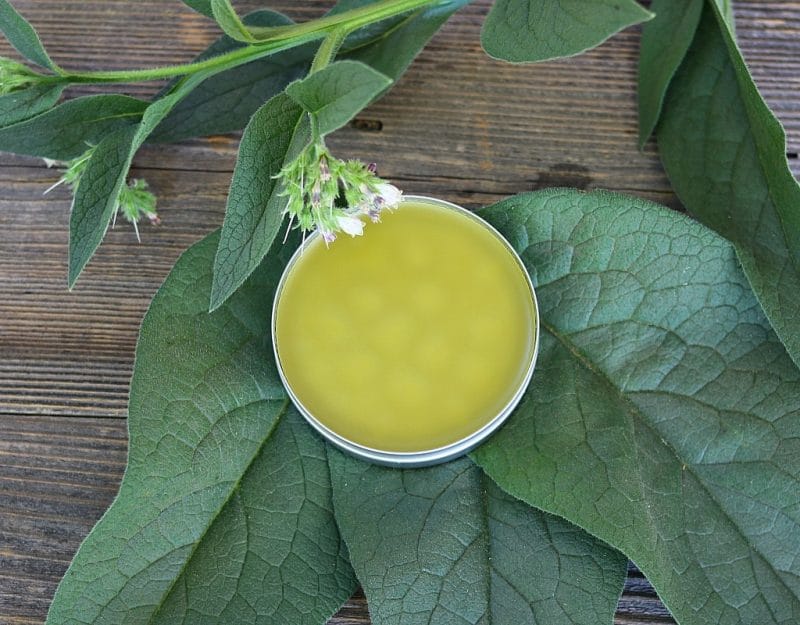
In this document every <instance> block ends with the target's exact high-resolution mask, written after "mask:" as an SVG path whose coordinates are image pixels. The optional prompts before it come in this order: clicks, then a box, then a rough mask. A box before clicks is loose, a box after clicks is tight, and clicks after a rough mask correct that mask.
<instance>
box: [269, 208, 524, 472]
mask: <svg viewBox="0 0 800 625" xmlns="http://www.w3.org/2000/svg"><path fill="white" fill-rule="evenodd" d="M403 201H408V202H421V203H425V204H435V205H437V206H440V207H443V208H448V209H451V210H453V211H456V212H458V213H461V214H463V215H465V216H467V217H469V218H470V219H472V220H473V221H475V222H477V223H478V224H480V225H481V226H482V227H484V228H485V229H486V230H487V231H489V232H490V233H491V234H492V235H493V236H495V237H496V238H497V239H498V240H499V241H500V242H501V243H502V245H503V246H504V247H505V248H506V249H507V250H508V252H509V253H510V254H511V255H512V257H513V258H514V260H515V261H516V263H517V265H518V266H519V269H520V271H521V272H522V275H523V277H524V279H525V280H526V282H527V285H528V288H529V289H530V295H531V300H532V302H533V312H534V329H533V333H532V343H533V345H532V350H531V361H530V365H529V366H528V369H527V371H526V373H525V376H524V377H523V379H522V382H521V383H520V385H519V387H518V388H517V389H516V392H515V393H514V394H513V396H512V397H511V399H510V400H509V401H508V403H506V405H505V406H503V408H502V409H501V410H500V411H499V412H498V413H497V414H496V415H495V416H494V417H492V418H491V419H490V420H489V421H488V422H487V423H486V424H484V425H483V426H482V427H480V428H479V429H477V430H475V431H474V432H472V433H471V434H470V435H468V436H466V437H464V438H462V439H461V440H458V441H455V442H453V443H450V444H448V445H444V446H442V447H436V448H433V449H426V450H422V451H411V452H408V451H403V452H399V451H385V450H381V449H374V448H372V447H367V446H364V445H361V444H358V443H355V442H353V441H351V440H348V439H347V438H345V437H343V436H341V435H339V434H337V433H336V432H335V431H333V430H331V429H330V428H329V427H327V426H326V425H324V424H323V423H322V422H321V421H319V420H318V419H317V418H316V417H315V416H314V415H313V414H312V413H311V411H310V410H308V409H307V408H306V407H305V406H304V405H303V402H302V401H300V399H299V398H298V397H297V395H296V394H295V392H294V390H293V389H292V387H291V386H290V384H289V382H288V380H287V379H286V376H285V374H284V370H283V366H282V364H281V359H280V354H279V352H278V344H277V338H276V337H277V332H276V328H277V311H278V302H279V300H280V297H281V293H282V292H283V290H284V286H285V284H286V280H287V277H288V275H289V273H290V272H291V270H292V267H294V265H295V263H296V262H297V261H298V260H299V259H300V256H301V254H302V248H298V250H297V251H296V252H295V253H294V254H293V255H292V257H291V259H290V260H289V262H288V263H287V265H286V268H285V269H284V271H283V275H282V276H281V279H280V281H279V282H278V288H277V290H276V291H275V299H274V301H273V305H272V322H271V328H272V349H273V352H274V354H275V362H276V364H277V367H278V374H279V375H280V378H281V381H282V382H283V385H284V387H285V388H286V392H287V393H288V394H289V397H290V398H291V400H292V403H294V405H295V406H296V407H297V410H298V411H299V412H300V414H302V415H303V417H305V419H306V421H308V423H309V424H310V425H311V426H312V427H313V428H314V429H315V430H317V432H319V433H320V434H321V435H322V436H323V437H324V438H325V439H326V440H327V441H329V442H331V443H333V444H334V445H336V446H337V447H339V448H340V449H342V450H343V451H346V452H348V453H351V454H353V455H354V456H357V457H358V458H361V459H362V460H367V461H369V462H374V463H376V464H382V465H386V466H392V467H401V468H402V467H406V468H411V467H424V466H429V465H433V464H439V463H442V462H447V461H448V460H453V459H455V458H458V457H459V456H462V455H464V454H466V453H467V452H469V451H471V450H472V449H474V448H475V447H477V446H478V445H480V444H481V443H482V442H483V441H485V440H486V439H487V438H488V437H489V436H490V435H491V434H492V433H493V432H494V431H495V430H497V428H499V427H500V426H501V425H502V424H503V422H504V421H505V420H506V419H507V418H508V416H509V415H510V414H511V412H512V411H513V410H514V408H515V407H516V406H517V404H518V403H519V401H520V399H521V398H522V395H523V394H524V393H525V389H526V388H527V387H528V383H529V382H530V380H531V376H532V375H533V369H534V366H535V364H536V357H537V355H538V353H539V304H538V302H537V300H536V292H535V291H534V288H533V283H532V282H531V279H530V276H529V275H528V272H527V270H526V269H525V265H524V264H523V263H522V259H520V257H519V254H517V252H516V250H515V249H514V248H513V247H511V244H510V243H509V242H508V241H507V240H506V239H505V237H503V235H501V234H500V233H499V232H498V231H497V230H496V229H495V228H494V226H492V225H491V224H489V223H488V222H487V221H485V220H484V219H482V218H481V217H478V216H477V215H475V214H474V213H472V212H470V211H468V210H467V209H465V208H462V207H461V206H458V205H456V204H452V203H450V202H446V201H444V200H440V199H437V198H431V197H425V196H421V195H406V196H403ZM319 236H320V234H319V232H318V231H315V232H313V233H312V234H311V235H310V236H309V237H307V239H306V241H307V242H310V241H313V240H314V239H316V238H318V237H319Z"/></svg>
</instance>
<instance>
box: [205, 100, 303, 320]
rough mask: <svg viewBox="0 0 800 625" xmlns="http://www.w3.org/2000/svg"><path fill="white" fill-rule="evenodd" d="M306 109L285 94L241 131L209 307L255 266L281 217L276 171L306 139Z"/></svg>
mask: <svg viewBox="0 0 800 625" xmlns="http://www.w3.org/2000/svg"><path fill="white" fill-rule="evenodd" d="M309 137H310V135H309V127H308V122H307V117H306V114H305V111H303V109H302V108H301V107H300V106H299V105H298V104H296V103H295V102H294V101H293V100H292V99H291V98H290V97H289V96H287V95H286V94H284V93H281V94H278V95H276V96H275V97H274V98H272V99H271V100H270V101H269V102H267V103H266V104H265V105H264V106H262V107H261V108H260V109H259V110H258V111H257V112H256V114H255V115H253V118H252V119H251V120H250V123H249V124H248V125H247V128H245V130H244V134H243V135H242V141H241V143H240V144H239V156H238V157H237V160H236V167H235V169H234V171H233V179H232V181H231V188H230V191H229V193H228V204H227V208H226V211H225V221H224V222H223V224H222V234H221V236H220V244H219V249H218V250H217V255H216V259H215V261H214V284H213V287H212V289H211V298H210V302H211V303H210V307H211V310H214V309H216V308H217V307H218V306H220V305H221V304H222V303H223V302H224V301H225V300H226V299H227V298H228V297H230V295H231V294H232V293H233V292H234V291H235V290H236V289H237V288H238V287H239V285H241V284H242V283H243V282H244V281H245V280H246V279H247V277H248V276H249V275H250V274H251V273H252V272H253V271H254V270H255V269H256V267H258V265H259V264H260V263H261V261H262V260H263V258H264V256H265V255H266V253H267V251H268V250H269V248H270V247H271V245H272V243H273V241H274V240H275V237H276V235H277V233H278V229H279V228H280V224H281V221H282V220H283V202H284V201H285V200H283V199H282V198H280V197H279V196H278V194H277V189H276V187H277V184H278V181H277V180H276V178H275V176H276V175H277V174H278V172H280V170H281V168H283V165H284V163H285V162H286V161H287V160H291V158H293V157H294V156H295V155H296V154H297V153H299V151H300V150H301V149H302V148H303V147H304V146H305V145H306V143H307V142H308V140H309Z"/></svg>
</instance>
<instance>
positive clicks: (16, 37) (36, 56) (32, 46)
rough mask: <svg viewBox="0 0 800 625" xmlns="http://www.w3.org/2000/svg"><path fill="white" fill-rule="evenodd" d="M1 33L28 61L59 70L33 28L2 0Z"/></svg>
mask: <svg viewBox="0 0 800 625" xmlns="http://www.w3.org/2000/svg"><path fill="white" fill-rule="evenodd" d="M0 32H2V33H3V34H4V35H5V36H6V39H8V41H9V43H10V44H11V45H12V46H14V47H15V48H16V49H17V51H18V52H19V53H20V54H21V55H22V56H24V57H25V58H26V59H28V60H30V61H33V62H34V63H36V64H38V65H41V66H42V67H47V68H50V69H58V68H57V67H56V64H55V63H53V61H52V60H51V59H50V57H49V56H48V54H47V52H46V51H45V49H44V46H43V45H42V42H41V40H40V39H39V35H37V34H36V31H35V30H34V29H33V26H31V25H30V23H29V22H28V21H27V20H26V19H25V18H24V17H22V16H21V15H20V14H19V13H18V12H17V10H16V9H15V8H14V7H13V6H11V3H10V2H8V0H0Z"/></svg>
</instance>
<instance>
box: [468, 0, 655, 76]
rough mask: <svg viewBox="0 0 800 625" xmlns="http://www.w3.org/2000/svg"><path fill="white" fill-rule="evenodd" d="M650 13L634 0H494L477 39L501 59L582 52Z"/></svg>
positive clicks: (538, 58) (520, 60) (517, 60)
mask: <svg viewBox="0 0 800 625" xmlns="http://www.w3.org/2000/svg"><path fill="white" fill-rule="evenodd" d="M652 17H653V14H652V13H650V12H649V11H647V10H645V9H644V8H643V7H642V6H641V5H639V4H638V3H637V2H635V0H594V1H593V2H591V3H587V2H586V1H585V0H496V1H495V3H494V6H493V7H492V9H491V11H490V12H489V15H488V16H487V17H486V20H485V21H484V23H483V29H482V30H481V43H482V44H483V49H484V50H485V51H486V53H487V54H488V55H489V56H491V57H493V58H496V59H500V60H503V61H511V62H512V63H526V62H532V61H546V60H549V59H557V58H561V57H565V56H574V55H576V54H580V53H581V52H585V51H586V50H589V49H590V48H594V47H595V46H598V45H600V44H601V43H603V42H604V41H605V40H606V39H608V38H609V37H611V36H612V35H614V34H616V33H617V32H619V31H620V30H622V29H623V28H627V27H628V26H633V25H634V24H639V23H640V22H644V21H647V20H649V19H650V18H652Z"/></svg>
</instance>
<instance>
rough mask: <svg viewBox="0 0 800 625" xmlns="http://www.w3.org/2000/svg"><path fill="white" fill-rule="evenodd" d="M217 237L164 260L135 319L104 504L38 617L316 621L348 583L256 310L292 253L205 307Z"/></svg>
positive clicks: (321, 454) (307, 435)
mask: <svg viewBox="0 0 800 625" xmlns="http://www.w3.org/2000/svg"><path fill="white" fill-rule="evenodd" d="M217 241H218V236H217V235H216V234H214V235H211V236H209V237H207V238H206V239H204V240H203V241H202V242H201V243H199V244H197V245H195V246H194V247H192V248H191V249H190V250H189V251H187V252H186V253H185V254H184V255H183V256H182V257H181V259H180V260H179V261H178V263H177V265H176V266H175V269H174V270H173V272H172V273H171V274H170V276H169V278H168V279H167V280H166V282H165V283H164V285H163V286H162V288H161V289H160V290H159V292H158V294H157V295H156V297H155V299H154V300H153V304H152V305H151V307H150V310H149V311H148V313H147V315H146V317H145V320H144V322H143V324H142V330H141V334H140V337H139V343H138V346H137V357H136V368H135V373H134V376H133V381H132V383H131V399H130V409H129V418H128V424H129V430H130V450H129V454H128V468H127V470H126V472H125V476H124V478H123V481H122V485H121V487H120V492H119V495H118V497H117V499H116V501H115V502H114V504H113V505H112V507H111V508H110V509H109V510H108V512H106V514H105V515H104V517H103V518H102V519H101V521H100V522H99V523H98V525H97V526H96V527H95V529H94V530H93V531H92V533H91V534H90V535H89V536H88V537H87V539H86V541H85V542H84V544H83V545H82V546H81V548H80V550H79V552H78V554H77V555H76V557H75V560H74V561H73V563H72V565H71V567H70V569H69V570H68V572H67V574H66V576H65V577H64V580H63V581H62V583H61V585H60V586H59V589H58V592H57V594H56V597H55V600H54V602H53V605H52V607H51V609H50V614H49V616H48V621H47V622H48V623H49V624H51V625H60V624H67V623H93V624H99V623H107V624H109V625H110V624H114V625H116V624H118V623H185V622H189V623H193V624H203V623H221V622H222V623H237V624H248V623H254V624H255V623H262V622H274V623H282V624H283V623H285V624H287V625H291V624H303V625H312V624H316V623H322V622H324V620H325V619H327V618H329V617H330V615H331V614H333V612H335V610H336V609H338V607H339V606H340V605H341V603H342V602H343V601H344V600H346V599H347V598H348V597H349V596H350V594H351V593H352V590H353V588H354V578H353V575H352V571H351V570H350V567H349V565H348V563H347V560H346V556H345V552H344V547H343V543H342V542H341V540H340V539H339V535H338V530H337V529H336V525H335V522H334V519H333V516H332V502H331V489H330V484H329V475H328V467H327V462H326V456H325V448H324V445H323V444H322V443H321V442H320V441H319V440H318V439H317V438H316V437H315V436H314V435H313V434H312V433H311V431H310V430H309V428H308V427H307V426H306V425H305V423H303V422H302V421H301V420H300V418H299V417H298V416H297V415H296V413H294V412H293V411H291V410H289V411H288V412H287V400H286V398H285V395H284V391H283V388H282V386H281V383H280V380H279V379H278V375H277V372H276V370H275V367H274V364H273V361H272V357H271V347H270V345H271V343H270V338H269V312H268V311H269V309H270V306H271V301H272V296H273V293H274V289H275V286H276V284H277V280H278V278H279V275H280V271H281V267H282V266H283V264H284V263H285V262H286V260H287V259H288V255H289V253H290V252H291V250H292V246H286V247H283V248H278V249H277V250H276V252H275V254H274V255H273V257H272V258H271V259H270V262H267V263H265V264H264V265H263V267H262V268H261V269H260V270H259V271H257V272H255V273H254V274H253V275H252V277H251V279H250V280H249V281H248V283H247V284H246V285H245V286H244V287H243V288H242V289H241V290H240V292H239V293H238V294H237V295H236V296H234V297H233V298H231V299H230V300H229V302H228V303H227V304H225V305H224V306H222V307H221V308H220V309H219V310H218V311H216V312H215V313H214V314H208V313H207V304H208V297H209V292H210V289H211V268H212V261H213V257H214V251H215V250H216V247H217Z"/></svg>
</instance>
